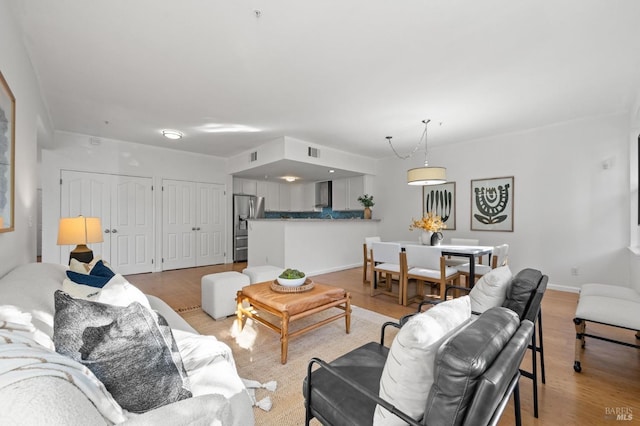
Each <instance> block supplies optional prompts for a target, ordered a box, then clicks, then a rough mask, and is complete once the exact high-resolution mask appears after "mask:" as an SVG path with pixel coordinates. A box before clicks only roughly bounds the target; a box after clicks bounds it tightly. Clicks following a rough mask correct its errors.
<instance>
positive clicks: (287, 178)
mask: <svg viewBox="0 0 640 426" xmlns="http://www.w3.org/2000/svg"><path fill="white" fill-rule="evenodd" d="M282 179H284V180H286V181H287V182H295V181H296V180H297V179H298V178H297V177H295V176H282Z"/></svg>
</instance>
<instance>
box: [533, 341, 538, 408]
mask: <svg viewBox="0 0 640 426" xmlns="http://www.w3.org/2000/svg"><path fill="white" fill-rule="evenodd" d="M536 348H537V346H536V333H535V330H534V331H533V334H532V336H531V357H532V371H531V375H532V377H531V379H532V380H533V417H535V418H536V419H537V418H538V355H537V354H536Z"/></svg>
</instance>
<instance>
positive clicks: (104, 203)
mask: <svg viewBox="0 0 640 426" xmlns="http://www.w3.org/2000/svg"><path fill="white" fill-rule="evenodd" d="M60 186H61V188H60V217H75V216H78V215H83V216H86V217H99V218H100V222H101V223H102V229H103V230H104V229H110V228H111V222H110V216H111V209H110V198H111V176H110V175H105V174H101V173H86V172H76V171H70V170H61V172H60ZM108 236H109V234H103V237H104V242H103V243H95V244H89V248H90V249H91V250H93V255H94V256H95V257H97V256H100V257H101V258H103V259H105V260H107V261H110V258H111V256H110V250H111V241H110V239H109V238H108ZM74 248H75V246H60V263H61V264H63V265H66V264H68V263H69V252H70V251H71V250H73V249H74Z"/></svg>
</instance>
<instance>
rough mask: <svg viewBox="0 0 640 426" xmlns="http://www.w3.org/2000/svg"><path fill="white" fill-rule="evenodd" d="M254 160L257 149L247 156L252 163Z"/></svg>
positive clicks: (255, 159)
mask: <svg viewBox="0 0 640 426" xmlns="http://www.w3.org/2000/svg"><path fill="white" fill-rule="evenodd" d="M254 161H258V151H253V152H252V153H251V154H250V156H249V162H250V163H253V162H254Z"/></svg>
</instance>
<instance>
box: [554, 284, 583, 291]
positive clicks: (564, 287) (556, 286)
mask: <svg viewBox="0 0 640 426" xmlns="http://www.w3.org/2000/svg"><path fill="white" fill-rule="evenodd" d="M547 288H548V289H550V290H558V291H564V292H567V293H580V288H578V287H571V286H568V285H560V284H548V285H547Z"/></svg>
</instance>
